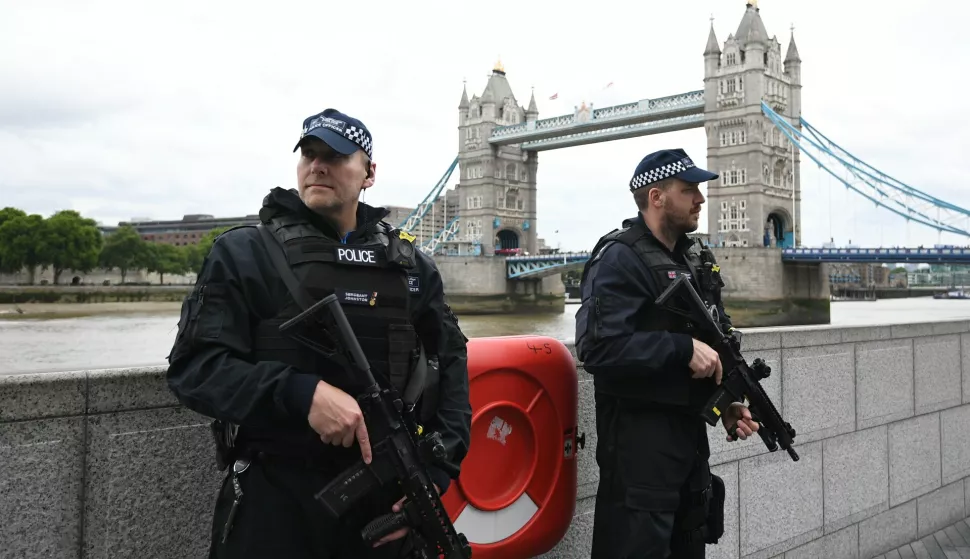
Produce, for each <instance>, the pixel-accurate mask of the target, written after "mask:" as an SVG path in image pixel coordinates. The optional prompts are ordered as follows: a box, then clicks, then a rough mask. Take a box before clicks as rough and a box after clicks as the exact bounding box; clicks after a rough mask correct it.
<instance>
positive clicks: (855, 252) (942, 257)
mask: <svg viewBox="0 0 970 559" xmlns="http://www.w3.org/2000/svg"><path fill="white" fill-rule="evenodd" d="M752 250H756V249H752ZM587 260H589V253H588V252H566V253H560V254H541V255H536V256H509V257H507V258H506V259H505V264H506V276H507V278H508V279H510V280H515V279H527V278H541V277H545V276H549V275H553V274H557V273H561V272H562V271H564V270H566V269H570V268H579V267H582V266H583V265H584V264H585V263H586V261H587ZM781 260H782V261H783V262H849V263H864V262H873V263H886V264H895V263H897V262H910V263H914V264H930V263H944V264H970V248H956V247H952V248H786V249H782V251H781Z"/></svg>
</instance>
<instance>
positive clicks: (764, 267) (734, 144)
mask: <svg viewBox="0 0 970 559" xmlns="http://www.w3.org/2000/svg"><path fill="white" fill-rule="evenodd" d="M698 50H700V49H698ZM699 65H700V64H699ZM801 65H802V60H801V56H800V54H799V51H798V47H797V46H796V43H795V37H794V30H792V35H791V37H790V38H789V40H788V44H787V46H786V47H785V48H784V49H783V46H782V44H781V42H780V41H779V40H778V39H777V38H776V36H774V35H769V33H768V30H767V29H766V28H765V25H764V22H763V21H762V19H761V15H760V10H759V8H758V7H757V5H756V3H754V2H749V3H748V4H747V5H746V7H745V9H744V12H743V14H742V15H741V20H740V22H739V24H738V27H737V28H736V29H735V30H734V31H733V32H731V33H729V34H728V35H727V38H726V39H725V40H724V41H723V43H722V42H720V41H719V40H718V38H717V34H716V32H715V29H714V25H713V22H712V24H711V28H710V32H709V33H708V36H707V41H706V44H705V46H704V50H703V79H702V80H700V84H702V86H703V87H702V88H701V89H697V90H693V91H687V92H683V93H672V94H670V95H666V96H663V97H659V98H654V99H641V100H637V101H633V102H630V103H623V104H619V105H614V106H609V107H594V106H592V105H587V104H586V103H583V104H582V105H580V106H578V107H576V108H575V110H574V111H573V113H572V114H564V115H559V116H555V117H551V118H543V119H540V118H539V110H538V106H537V104H536V100H535V95H534V93H533V94H532V96H531V97H530V99H529V101H528V103H527V104H525V105H524V106H523V105H522V104H520V102H519V101H518V100H517V98H516V97H515V94H514V93H513V89H512V86H511V84H510V82H509V79H508V76H507V74H506V71H505V67H504V66H503V65H502V64H501V62H498V63H496V65H495V67H494V68H493V69H492V72H491V75H490V76H489V78H488V82H487V84H486V85H485V88H484V90H483V91H482V92H481V94H480V95H479V94H473V95H471V96H469V93H468V90H467V87H465V88H463V90H462V93H461V99H460V101H459V103H458V123H457V124H458V126H457V128H458V154H457V157H456V158H455V159H454V161H453V162H452V164H451V166H450V167H449V169H448V171H447V172H446V174H445V176H444V177H442V180H440V181H439V182H438V183H437V184H436V185H435V187H434V188H433V189H432V192H431V193H429V195H428V196H427V197H426V198H425V200H424V201H423V202H422V203H421V204H419V206H418V207H417V208H416V209H415V210H414V211H413V212H412V213H411V215H410V216H408V218H407V219H406V220H404V222H402V226H404V227H405V228H406V229H411V230H413V229H414V228H415V227H420V228H421V231H422V235H421V236H422V239H423V242H422V243H421V249H422V250H424V251H426V252H428V253H430V254H434V255H435V258H436V261H437V263H438V266H439V268H440V269H441V271H442V275H443V277H444V279H445V287H446V292H447V293H448V296H449V299H450V300H451V303H452V305H453V306H454V307H455V308H456V310H460V311H461V312H464V313H466V314H469V313H475V312H482V313H492V312H515V311H523V312H536V311H541V310H550V311H552V312H561V311H562V308H563V301H564V296H563V293H564V288H563V285H562V282H561V280H560V278H559V273H560V272H562V271H565V270H568V269H572V268H578V267H581V266H583V264H584V263H585V261H586V259H588V254H566V255H547V254H541V252H543V251H540V246H539V237H538V234H537V233H538V228H537V225H538V224H537V219H536V218H537V196H536V192H537V183H538V180H537V179H538V177H537V169H538V155H539V152H542V151H548V150H553V149H563V148H568V147H572V146H579V145H587V144H594V143H599V142H607V141H614V140H621V139H627V138H635V137H641V136H646V135H653V134H663V133H666V132H671V131H675V130H686V129H693V128H702V129H703V131H704V134H705V137H706V139H707V162H706V165H704V167H705V168H707V169H710V170H711V171H714V172H716V173H718V175H719V178H718V179H717V180H715V181H711V182H709V183H707V200H708V201H707V203H708V208H709V210H708V228H707V230H708V234H707V237H708V244H710V245H712V246H713V247H716V248H715V253H716V254H717V257H718V259H719V261H721V263H722V270H724V271H725V272H724V273H725V281H726V283H727V284H728V285H727V286H726V288H725V291H724V293H725V297H726V299H728V303H729V304H730V302H731V300H733V301H734V304H735V306H736V307H738V308H740V307H757V308H761V309H764V312H763V313H761V314H762V315H764V316H768V315H770V316H771V318H770V319H767V320H770V321H775V322H772V323H777V324H793V323H815V322H822V323H827V322H828V296H829V286H828V279H827V274H826V272H825V266H826V263H827V262H834V261H852V260H853V259H856V260H859V261H862V260H864V261H873V258H889V257H890V255H889V253H879V254H878V255H874V254H869V253H865V254H863V253H852V254H848V253H847V254H829V253H825V254H822V253H807V252H804V250H802V249H801V237H802V229H801V200H802V198H801V196H802V194H801V179H802V175H801V170H800V165H801V158H802V155H803V154H804V155H806V156H808V157H809V158H810V159H811V161H812V162H813V163H815V164H817V165H818V166H819V168H821V169H823V170H825V171H826V172H828V173H829V174H831V175H832V176H834V177H836V179H837V180H839V181H841V182H842V183H843V184H844V185H845V186H846V188H847V189H849V190H852V191H854V192H855V193H857V194H859V195H861V196H863V197H865V198H867V199H868V200H870V201H872V202H874V204H875V205H876V207H877V208H879V209H880V210H884V211H891V212H893V213H895V214H897V215H902V216H904V217H906V218H907V219H909V220H912V221H913V222H916V223H919V224H922V225H925V226H929V227H933V228H935V229H937V230H938V231H947V232H951V233H958V234H963V235H966V236H968V237H970V232H967V230H968V229H970V227H964V226H963V225H961V223H963V222H966V223H970V211H968V210H964V209H962V208H959V207H957V206H954V205H952V204H949V203H946V202H944V201H942V200H939V199H937V198H934V197H932V196H930V195H928V194H926V193H923V192H921V191H919V190H917V189H915V188H913V187H912V186H909V185H906V184H904V183H902V182H901V181H898V180H896V179H894V178H892V177H890V176H889V175H888V174H885V173H882V172H880V171H878V170H876V169H874V168H872V167H871V166H869V165H866V164H865V163H864V162H863V161H862V160H861V159H859V158H857V157H855V156H854V155H852V154H851V153H849V152H848V151H846V150H845V149H843V148H842V147H841V146H839V145H837V144H835V143H834V142H833V141H831V140H830V139H829V138H827V137H826V136H824V135H823V134H821V132H819V131H818V130H817V129H815V128H814V127H812V126H811V125H810V124H809V123H808V122H807V121H806V120H805V119H804V117H803V115H802V92H801V90H802V80H801V78H802V74H801ZM453 172H457V173H458V175H459V178H458V184H457V187H456V188H455V189H454V191H449V192H448V196H444V195H442V192H443V191H444V188H445V184H446V183H447V181H448V180H449V179H450V176H451V174H452V173H453ZM446 198H448V199H449V200H450V201H446ZM450 205H456V206H457V208H456V209H455V207H454V206H451V207H452V209H451V210H448V209H447V208H448V207H449V206H450ZM439 206H440V208H441V209H440V210H437V209H436V208H438V207H439ZM429 213H430V214H432V215H436V216H441V217H436V218H435V225H434V226H433V227H430V228H429V227H428V225H427V224H426V223H425V221H427V219H426V218H427V216H428V215H429ZM438 219H440V220H441V221H437V220H438ZM961 220H963V221H962V222H961ZM915 256H916V255H914V254H907V255H906V258H905V259H904V260H905V261H909V260H910V259H911V258H913V257H915ZM962 257H963V256H962V255H952V254H949V255H947V254H943V255H934V256H933V258H934V261H947V260H946V259H947V258H951V259H953V258H962ZM940 258H942V260H940ZM778 308H785V309H787V310H786V311H785V312H784V313H779V312H778ZM762 318H763V317H762ZM762 318H759V317H752V318H751V320H752V324H759V325H760V324H767V323H768V322H764V321H763V320H762Z"/></svg>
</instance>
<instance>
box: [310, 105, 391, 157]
mask: <svg viewBox="0 0 970 559" xmlns="http://www.w3.org/2000/svg"><path fill="white" fill-rule="evenodd" d="M317 128H327V129H329V130H332V131H334V132H336V133H338V134H340V135H341V136H343V137H344V138H347V139H348V140H350V141H351V142H353V143H355V144H357V145H358V146H360V149H362V150H364V153H366V154H367V157H370V158H371V159H373V158H374V139H373V138H371V135H370V134H369V133H368V132H367V131H366V130H364V129H363V128H358V127H357V126H354V125H352V124H348V123H346V122H344V121H342V120H338V119H335V118H330V117H325V116H318V117H317V118H315V119H313V120H312V121H310V124H309V125H307V126H306V127H305V128H304V129H303V134H301V135H300V139H301V140H302V139H303V138H305V137H306V135H307V134H309V133H310V132H313V131H314V130H316V129H317Z"/></svg>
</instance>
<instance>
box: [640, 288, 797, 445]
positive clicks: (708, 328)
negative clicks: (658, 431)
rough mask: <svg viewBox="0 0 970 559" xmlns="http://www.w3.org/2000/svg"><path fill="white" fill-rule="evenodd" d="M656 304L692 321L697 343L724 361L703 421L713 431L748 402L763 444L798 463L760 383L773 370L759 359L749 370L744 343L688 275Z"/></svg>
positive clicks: (788, 432)
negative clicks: (724, 325) (735, 407)
mask: <svg viewBox="0 0 970 559" xmlns="http://www.w3.org/2000/svg"><path fill="white" fill-rule="evenodd" d="M674 300H679V301H680V302H682V303H686V308H684V307H677V306H675V305H674V304H673V303H674ZM656 303H657V305H658V306H660V307H663V308H665V309H667V310H669V311H671V312H674V313H677V314H679V315H681V316H684V317H685V318H687V319H688V320H690V321H691V322H692V323H693V325H694V326H695V327H697V328H699V329H700V331H701V336H702V337H703V338H698V339H699V340H701V341H703V342H705V343H707V344H708V345H710V346H711V347H712V348H713V349H714V350H715V351H716V352H717V354H718V356H720V358H721V366H722V370H723V372H724V374H723V376H722V377H721V384H720V386H718V387H717V391H716V392H714V395H713V396H711V398H710V399H709V400H708V401H707V404H706V405H705V406H704V410H703V411H702V412H701V417H703V418H704V421H706V422H707V423H708V425H711V426H712V427H713V426H715V425H717V421H718V419H719V418H720V416H721V414H722V413H723V412H724V411H726V410H727V409H728V407H729V406H730V405H731V404H732V403H734V402H742V401H744V400H745V399H747V400H748V409H750V410H751V418H752V419H754V420H755V421H757V422H758V423H760V424H761V425H760V427H759V428H758V434H759V435H761V440H763V441H764V442H765V446H766V447H768V450H769V451H770V452H775V451H776V450H778V447H779V445H780V446H781V448H783V449H785V450H786V451H788V454H789V455H790V456H791V458H792V460H794V461H796V462H797V461H798V453H796V452H795V449H793V448H792V442H793V441H794V438H795V430H794V429H792V426H791V425H790V424H789V423H788V422H787V421H785V420H784V419H782V417H781V414H780V413H778V410H777V409H775V405H774V404H773V403H772V402H771V399H770V398H768V395H767V394H765V391H764V389H763V388H762V387H761V384H760V383H759V381H760V380H762V379H766V378H768V376H769V375H770V374H771V367H769V366H768V365H767V364H766V363H765V362H764V361H763V360H762V359H761V358H760V357H759V358H757V359H755V360H754V361H753V362H752V363H751V365H750V366H748V364H747V362H745V360H744V356H742V355H741V342H740V341H739V340H738V339H736V338H735V337H734V336H731V335H728V334H725V333H724V332H723V331H722V330H721V325H720V321H719V320H718V316H717V307H716V306H714V305H711V306H710V308H708V307H707V305H705V303H704V301H702V300H701V298H700V296H699V295H698V294H697V291H695V290H694V286H693V285H691V283H690V279H689V276H688V275H687V274H681V275H680V277H678V278H677V279H676V280H674V282H673V283H672V284H670V287H668V288H667V289H665V290H664V292H663V293H661V294H660V297H657V300H656ZM728 434H729V435H731V437H732V438H734V439H737V432H736V430H735V428H734V427H732V428H731V430H730V431H729V433H728Z"/></svg>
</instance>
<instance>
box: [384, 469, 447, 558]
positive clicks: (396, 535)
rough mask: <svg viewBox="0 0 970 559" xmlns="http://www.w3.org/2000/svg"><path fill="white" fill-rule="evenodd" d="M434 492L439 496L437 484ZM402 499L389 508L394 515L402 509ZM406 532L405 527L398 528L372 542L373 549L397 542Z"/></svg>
mask: <svg viewBox="0 0 970 559" xmlns="http://www.w3.org/2000/svg"><path fill="white" fill-rule="evenodd" d="M434 490H435V491H437V492H438V494H439V495H440V494H441V489H440V488H438V484H437V483H435V484H434ZM404 499H405V498H404V497H401V498H400V499H398V501H397V502H396V503H394V505H392V506H391V511H392V512H394V513H400V512H401V510H403V509H404ZM408 531H410V528H407V527H404V528H400V529H398V530H395V531H394V532H391V533H390V534H388V535H386V536H384V537H382V538H381V539H379V540H377V541H376V542H374V547H380V546H382V545H384V544H386V543H387V542H392V541H394V540H399V539H401V538H403V537H404V536H406V535H407V533H408Z"/></svg>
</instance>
